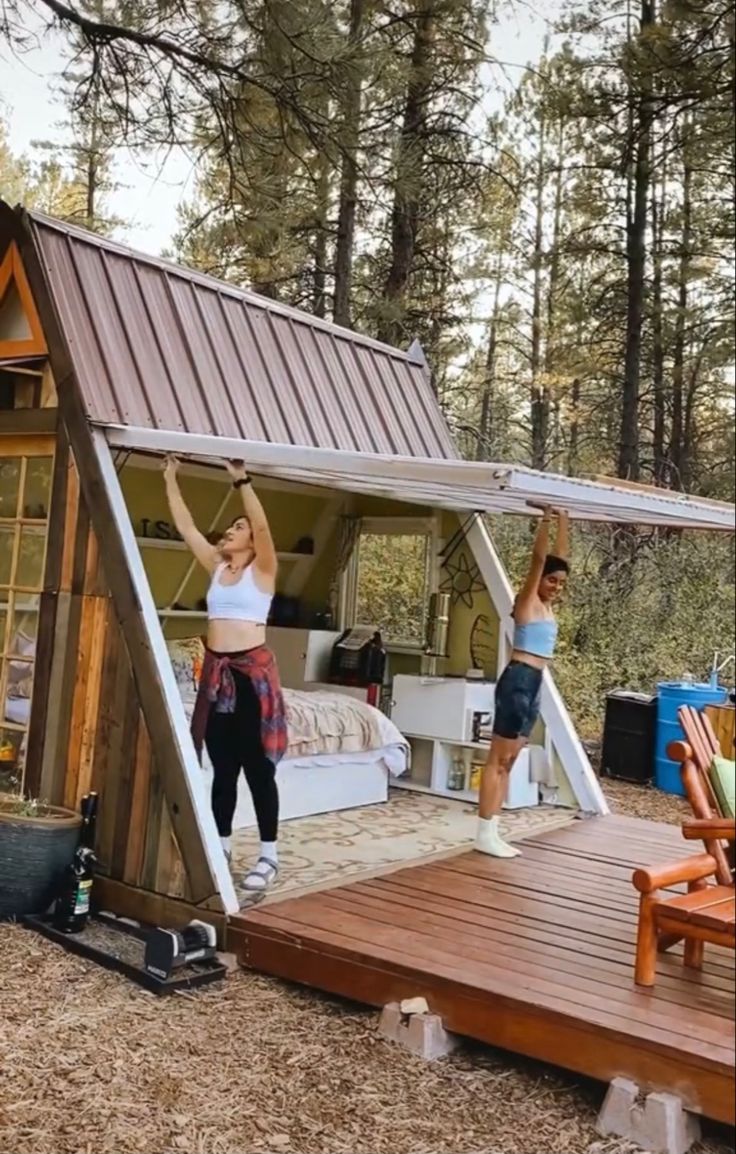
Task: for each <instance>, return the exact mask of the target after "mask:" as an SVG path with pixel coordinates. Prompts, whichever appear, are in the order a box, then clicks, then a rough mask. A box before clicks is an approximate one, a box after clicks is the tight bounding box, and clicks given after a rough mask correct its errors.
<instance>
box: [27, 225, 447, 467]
mask: <svg viewBox="0 0 736 1154" xmlns="http://www.w3.org/2000/svg"><path fill="white" fill-rule="evenodd" d="M29 219H30V222H31V230H32V234H33V238H34V241H35V245H36V250H37V252H38V255H39V258H40V260H41V262H42V264H43V266H44V270H45V273H46V277H47V279H48V284H49V288H50V290H51V293H52V296H53V300H54V305H55V307H56V309H57V312H58V315H59V320H60V321H61V325H62V327H63V330H64V334H65V337H66V340H67V344H68V347H69V351H70V353H71V355H72V359H73V363H74V369H75V372H76V375H77V378H78V380H79V385H80V388H81V390H82V395H83V397H84V401H85V405H86V408H87V414H88V416H89V418H90V420H91V421H93V422H95V423H98V424H108V423H112V424H125V425H131V426H136V427H140V428H151V429H160V430H171V431H181V432H189V433H198V434H203V435H214V436H220V437H230V438H233V437H235V438H242V439H244V440H252V441H270V442H273V443H275V444H291V445H301V446H307V447H309V446H311V447H317V448H330V449H343V450H352V451H359V452H366V453H383V454H389V455H391V454H394V455H397V456H422V457H441V458H448V459H457V456H458V454H457V450H456V449H455V447H454V445H453V443H452V438H451V437H450V433H449V430H448V428H447V425H446V423H445V420H444V418H443V416H442V414H441V412H440V409H439V407H438V405H437V403H436V400H435V398H434V396H433V394H432V391H431V387H430V385H429V382H428V379H427V376H426V371H425V369H424V367H423V366H422V365H421V364H419V363H418V360H417V358H416V357H415V356H413V355H410V354H407V353H401V352H398V351H397V350H396V349H391V348H389V347H388V346H385V345H381V344H379V343H378V342H377V341H373V340H371V339H369V338H367V337H363V336H360V335H359V334H357V333H351V332H349V331H348V330H346V329H341V328H338V327H337V326H335V325H331V324H329V323H328V322H326V321H323V320H320V319H318V318H316V317H311V316H309V315H308V314H307V313H302V312H299V311H298V310H296V309H290V308H288V307H286V306H284V305H281V304H277V303H273V302H271V301H268V300H266V299H265V298H261V297H258V296H256V295H255V294H254V293H251V292H247V291H244V290H240V289H237V288H235V287H234V286H233V285H229V284H225V283H224V282H220V281H216V280H214V278H212V277H207V276H204V275H202V274H199V273H195V272H193V271H191V270H188V269H184V268H180V267H178V266H177V265H174V264H170V263H168V262H166V261H161V260H157V259H155V258H153V257H149V256H145V255H143V254H140V253H135V252H132V251H131V250H128V249H126V248H123V247H122V246H120V245H118V244H115V243H112V242H109V241H106V240H103V239H101V238H100V237H97V236H94V235H92V234H91V233H86V232H83V231H82V230H80V229H76V228H72V227H70V226H67V225H65V224H62V223H60V222H59V221H55V220H51V219H49V218H47V217H44V216H41V215H38V214H30V217H29Z"/></svg>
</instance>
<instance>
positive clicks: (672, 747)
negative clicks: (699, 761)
mask: <svg viewBox="0 0 736 1154" xmlns="http://www.w3.org/2000/svg"><path fill="white" fill-rule="evenodd" d="M667 756H668V757H669V759H670V761H676V762H678V763H679V764H680V765H682V764H683V763H684V762H686V761H694V760H695V756H694V754H693V747H692V745H690V743H689V742H687V741H671V742H670V743H669V745H668V746H667Z"/></svg>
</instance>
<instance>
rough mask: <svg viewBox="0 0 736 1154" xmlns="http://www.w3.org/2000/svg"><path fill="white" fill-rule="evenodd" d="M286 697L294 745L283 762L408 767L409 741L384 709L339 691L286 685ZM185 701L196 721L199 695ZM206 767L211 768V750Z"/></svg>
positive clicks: (305, 766) (390, 770) (290, 743)
mask: <svg viewBox="0 0 736 1154" xmlns="http://www.w3.org/2000/svg"><path fill="white" fill-rule="evenodd" d="M284 699H285V704H286V715H287V727H288V746H287V750H286V754H285V755H284V758H283V761H282V763H281V764H282V765H286V764H288V765H289V767H290V768H292V769H314V768H316V767H335V766H339V765H340V764H345V765H346V766H347V765H361V764H366V765H367V764H376V762H379V763H383V765H384V766H385V768H386V770H387V772H388V773H390V774H391V775H392V776H394V777H400V776H401V774H403V773H405V772H406V769H407V766H408V755H409V746H408V743H407V741H406V739H405V738H404V737H403V736H402V734H401V733H400V732H399V730H398V729H397V728H396V726H395V725H394V723H393V722H392V721H391V720H390V719H389V718H388V717H386V715H385V714H383V713H381V711H380V710H378V709H374V708H373V706H371V705H367V704H365V703H364V702H361V701H356V700H355V699H354V698H351V697H346V696H345V695H343V694H339V693H323V692H315V693H304V692H302V691H300V690H296V689H285V690H284ZM183 701H184V709H185V711H186V715H187V720H188V721H191V717H192V711H193V709H194V695H193V694H186V695H183ZM202 766H203V768H204V769H206V770H209V771H210V772H211V769H212V767H211V763H210V761H209V758H208V756H207V751H206V749H205V750H204V751H203V754H202Z"/></svg>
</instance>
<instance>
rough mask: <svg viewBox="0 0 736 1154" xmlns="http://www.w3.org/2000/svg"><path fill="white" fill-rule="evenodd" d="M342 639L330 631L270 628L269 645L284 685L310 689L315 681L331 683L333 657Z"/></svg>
mask: <svg viewBox="0 0 736 1154" xmlns="http://www.w3.org/2000/svg"><path fill="white" fill-rule="evenodd" d="M339 636H340V634H339V633H336V632H333V631H332V630H327V629H283V628H280V627H276V626H273V627H269V628H268V629H267V630H266V644H267V645H268V646H269V648H270V649H272V650H273V652H274V654H275V655H276V661H277V662H278V667H279V673H280V675H281V684H282V685H284V686H286V688H287V689H309V688H311V685H310V683H311V682H315V681H327V679H328V677H329V673H330V657H331V655H332V650H333V648H334V645H335V642H336V641H337V639H338V637H339Z"/></svg>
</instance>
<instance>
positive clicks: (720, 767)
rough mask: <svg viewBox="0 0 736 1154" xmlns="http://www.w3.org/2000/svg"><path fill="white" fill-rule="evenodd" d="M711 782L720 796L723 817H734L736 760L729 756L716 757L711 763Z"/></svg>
mask: <svg viewBox="0 0 736 1154" xmlns="http://www.w3.org/2000/svg"><path fill="white" fill-rule="evenodd" d="M709 777H710V783H711V785H712V786H713V792H714V793H715V795H716V797H717V798H718V805H719V807H720V810H721V817H734V816H736V813H734V792H736V761H729V760H728V758H727V757H714V758H713V760H712V762H711V764H710V773H709Z"/></svg>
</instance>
